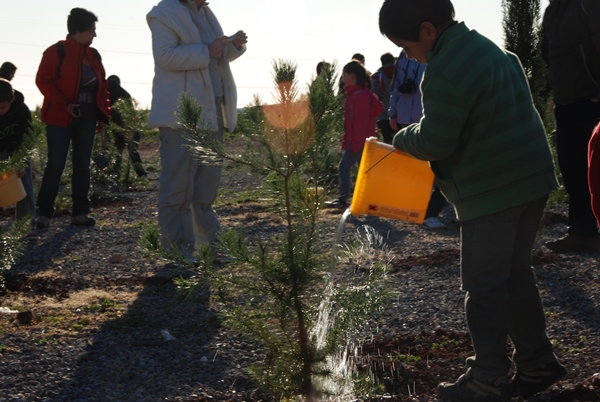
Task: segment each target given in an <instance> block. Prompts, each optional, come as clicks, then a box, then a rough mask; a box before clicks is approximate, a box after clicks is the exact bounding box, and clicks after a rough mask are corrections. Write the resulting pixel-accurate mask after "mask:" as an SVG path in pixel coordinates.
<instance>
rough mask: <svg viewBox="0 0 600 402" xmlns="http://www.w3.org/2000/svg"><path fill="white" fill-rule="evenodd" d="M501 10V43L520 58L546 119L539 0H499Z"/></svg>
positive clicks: (538, 107) (541, 113)
mask: <svg viewBox="0 0 600 402" xmlns="http://www.w3.org/2000/svg"><path fill="white" fill-rule="evenodd" d="M502 11H503V14H504V16H503V18H502V27H503V29H504V46H505V48H506V50H508V51H511V52H513V53H515V54H516V55H517V56H518V57H519V59H520V60H521V64H522V65H523V69H524V70H525V74H526V75H527V79H528V80H529V87H530V89H531V94H532V95H533V101H534V103H535V106H536V108H537V110H538V112H539V113H540V116H542V118H543V119H545V117H546V104H547V101H548V92H547V90H546V65H545V63H544V60H543V58H542V53H541V44H542V28H541V24H540V0H502Z"/></svg>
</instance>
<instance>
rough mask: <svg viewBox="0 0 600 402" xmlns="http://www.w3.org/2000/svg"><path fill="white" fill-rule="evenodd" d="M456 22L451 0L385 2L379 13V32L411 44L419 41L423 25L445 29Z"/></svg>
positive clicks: (388, 0) (390, 0)
mask: <svg viewBox="0 0 600 402" xmlns="http://www.w3.org/2000/svg"><path fill="white" fill-rule="evenodd" d="M452 21H454V6H453V5H452V2H451V1H450V0H385V2H384V3H383V6H381V10H380V11H379V31H380V32H381V33H382V34H383V35H385V36H387V37H393V38H395V39H400V40H408V41H411V42H418V41H419V32H420V31H421V24H422V23H423V22H429V23H431V24H432V25H433V26H434V27H436V28H438V27H443V26H445V25H447V24H449V23H450V22H452Z"/></svg>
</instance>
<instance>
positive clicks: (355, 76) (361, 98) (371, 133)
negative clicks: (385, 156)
mask: <svg viewBox="0 0 600 402" xmlns="http://www.w3.org/2000/svg"><path fill="white" fill-rule="evenodd" d="M342 80H343V82H344V88H345V91H346V103H345V105H344V107H345V114H344V137H343V138H342V149H343V150H344V154H343V155H342V160H341V161H340V165H339V167H338V169H339V173H338V175H339V194H340V196H339V198H338V199H337V200H334V201H328V202H326V203H325V204H326V205H327V206H329V207H334V208H346V207H347V204H348V198H349V197H350V171H351V169H352V166H354V165H355V164H357V163H360V159H361V157H362V151H363V148H364V146H365V140H366V139H367V138H369V137H375V136H376V133H375V129H376V124H377V117H378V116H379V115H380V114H381V112H383V109H384V107H383V103H381V101H380V100H379V99H378V98H377V96H375V94H373V93H372V92H371V91H370V90H369V89H368V87H367V85H368V83H369V75H368V74H367V70H365V67H364V66H363V65H362V63H360V62H359V61H357V60H352V61H351V62H350V63H348V64H346V65H345V66H344V68H343V69H342Z"/></svg>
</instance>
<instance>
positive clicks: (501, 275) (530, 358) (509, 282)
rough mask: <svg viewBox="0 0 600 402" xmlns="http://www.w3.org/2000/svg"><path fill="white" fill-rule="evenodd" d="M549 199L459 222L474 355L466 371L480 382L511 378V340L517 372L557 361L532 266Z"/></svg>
mask: <svg viewBox="0 0 600 402" xmlns="http://www.w3.org/2000/svg"><path fill="white" fill-rule="evenodd" d="M547 199H548V197H547V196H544V197H542V198H539V199H537V200H534V201H531V202H528V203H525V204H522V205H518V206H516V207H512V208H508V209H505V210H503V211H500V212H496V213H494V214H490V215H486V216H483V217H481V218H476V219H471V220H467V221H463V222H461V261H460V265H461V280H462V289H463V290H465V291H466V292H467V293H466V298H465V310H466V315H467V325H468V327H469V332H470V334H471V338H472V340H473V348H474V350H475V356H472V357H469V358H468V359H467V366H468V367H469V370H470V371H471V372H472V373H473V375H474V376H475V377H476V378H480V379H488V378H503V379H505V378H506V377H507V375H508V372H509V369H510V367H511V362H510V359H509V358H508V357H507V349H506V341H507V337H509V336H510V339H511V340H512V343H513V345H514V353H513V361H514V362H515V365H516V366H517V369H518V370H525V371H528V370H533V369H536V368H538V367H540V366H543V365H544V364H546V363H550V362H552V361H556V358H555V356H554V354H553V351H552V344H551V343H550V340H549V339H548V336H547V335H546V319H545V317H544V310H543V307H542V301H541V297H540V294H539V289H538V287H537V284H536V278H535V273H534V271H533V267H532V261H531V259H532V257H531V250H532V248H533V244H534V241H535V236H536V234H537V230H538V227H539V224H540V220H541V217H542V213H543V211H544V206H545V205H546V200H547Z"/></svg>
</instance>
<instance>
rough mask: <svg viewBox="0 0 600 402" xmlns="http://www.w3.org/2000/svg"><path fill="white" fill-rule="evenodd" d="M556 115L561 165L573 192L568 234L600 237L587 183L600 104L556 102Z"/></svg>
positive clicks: (570, 198) (569, 190) (566, 181)
mask: <svg viewBox="0 0 600 402" xmlns="http://www.w3.org/2000/svg"><path fill="white" fill-rule="evenodd" d="M554 114H555V118H556V152H557V156H558V165H559V167H560V171H561V173H562V177H563V182H564V185H565V189H566V190H567V193H568V194H569V221H568V233H569V234H575V235H578V236H584V237H586V236H598V228H597V225H596V219H595V217H594V214H593V212H592V208H591V197H590V191H589V188H588V182H587V171H588V166H587V149H588V143H589V141H590V137H591V136H592V132H593V130H594V127H595V126H596V124H598V120H599V119H600V103H592V102H590V101H582V102H577V103H575V104H572V105H567V106H565V105H556V106H555V108H554Z"/></svg>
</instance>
